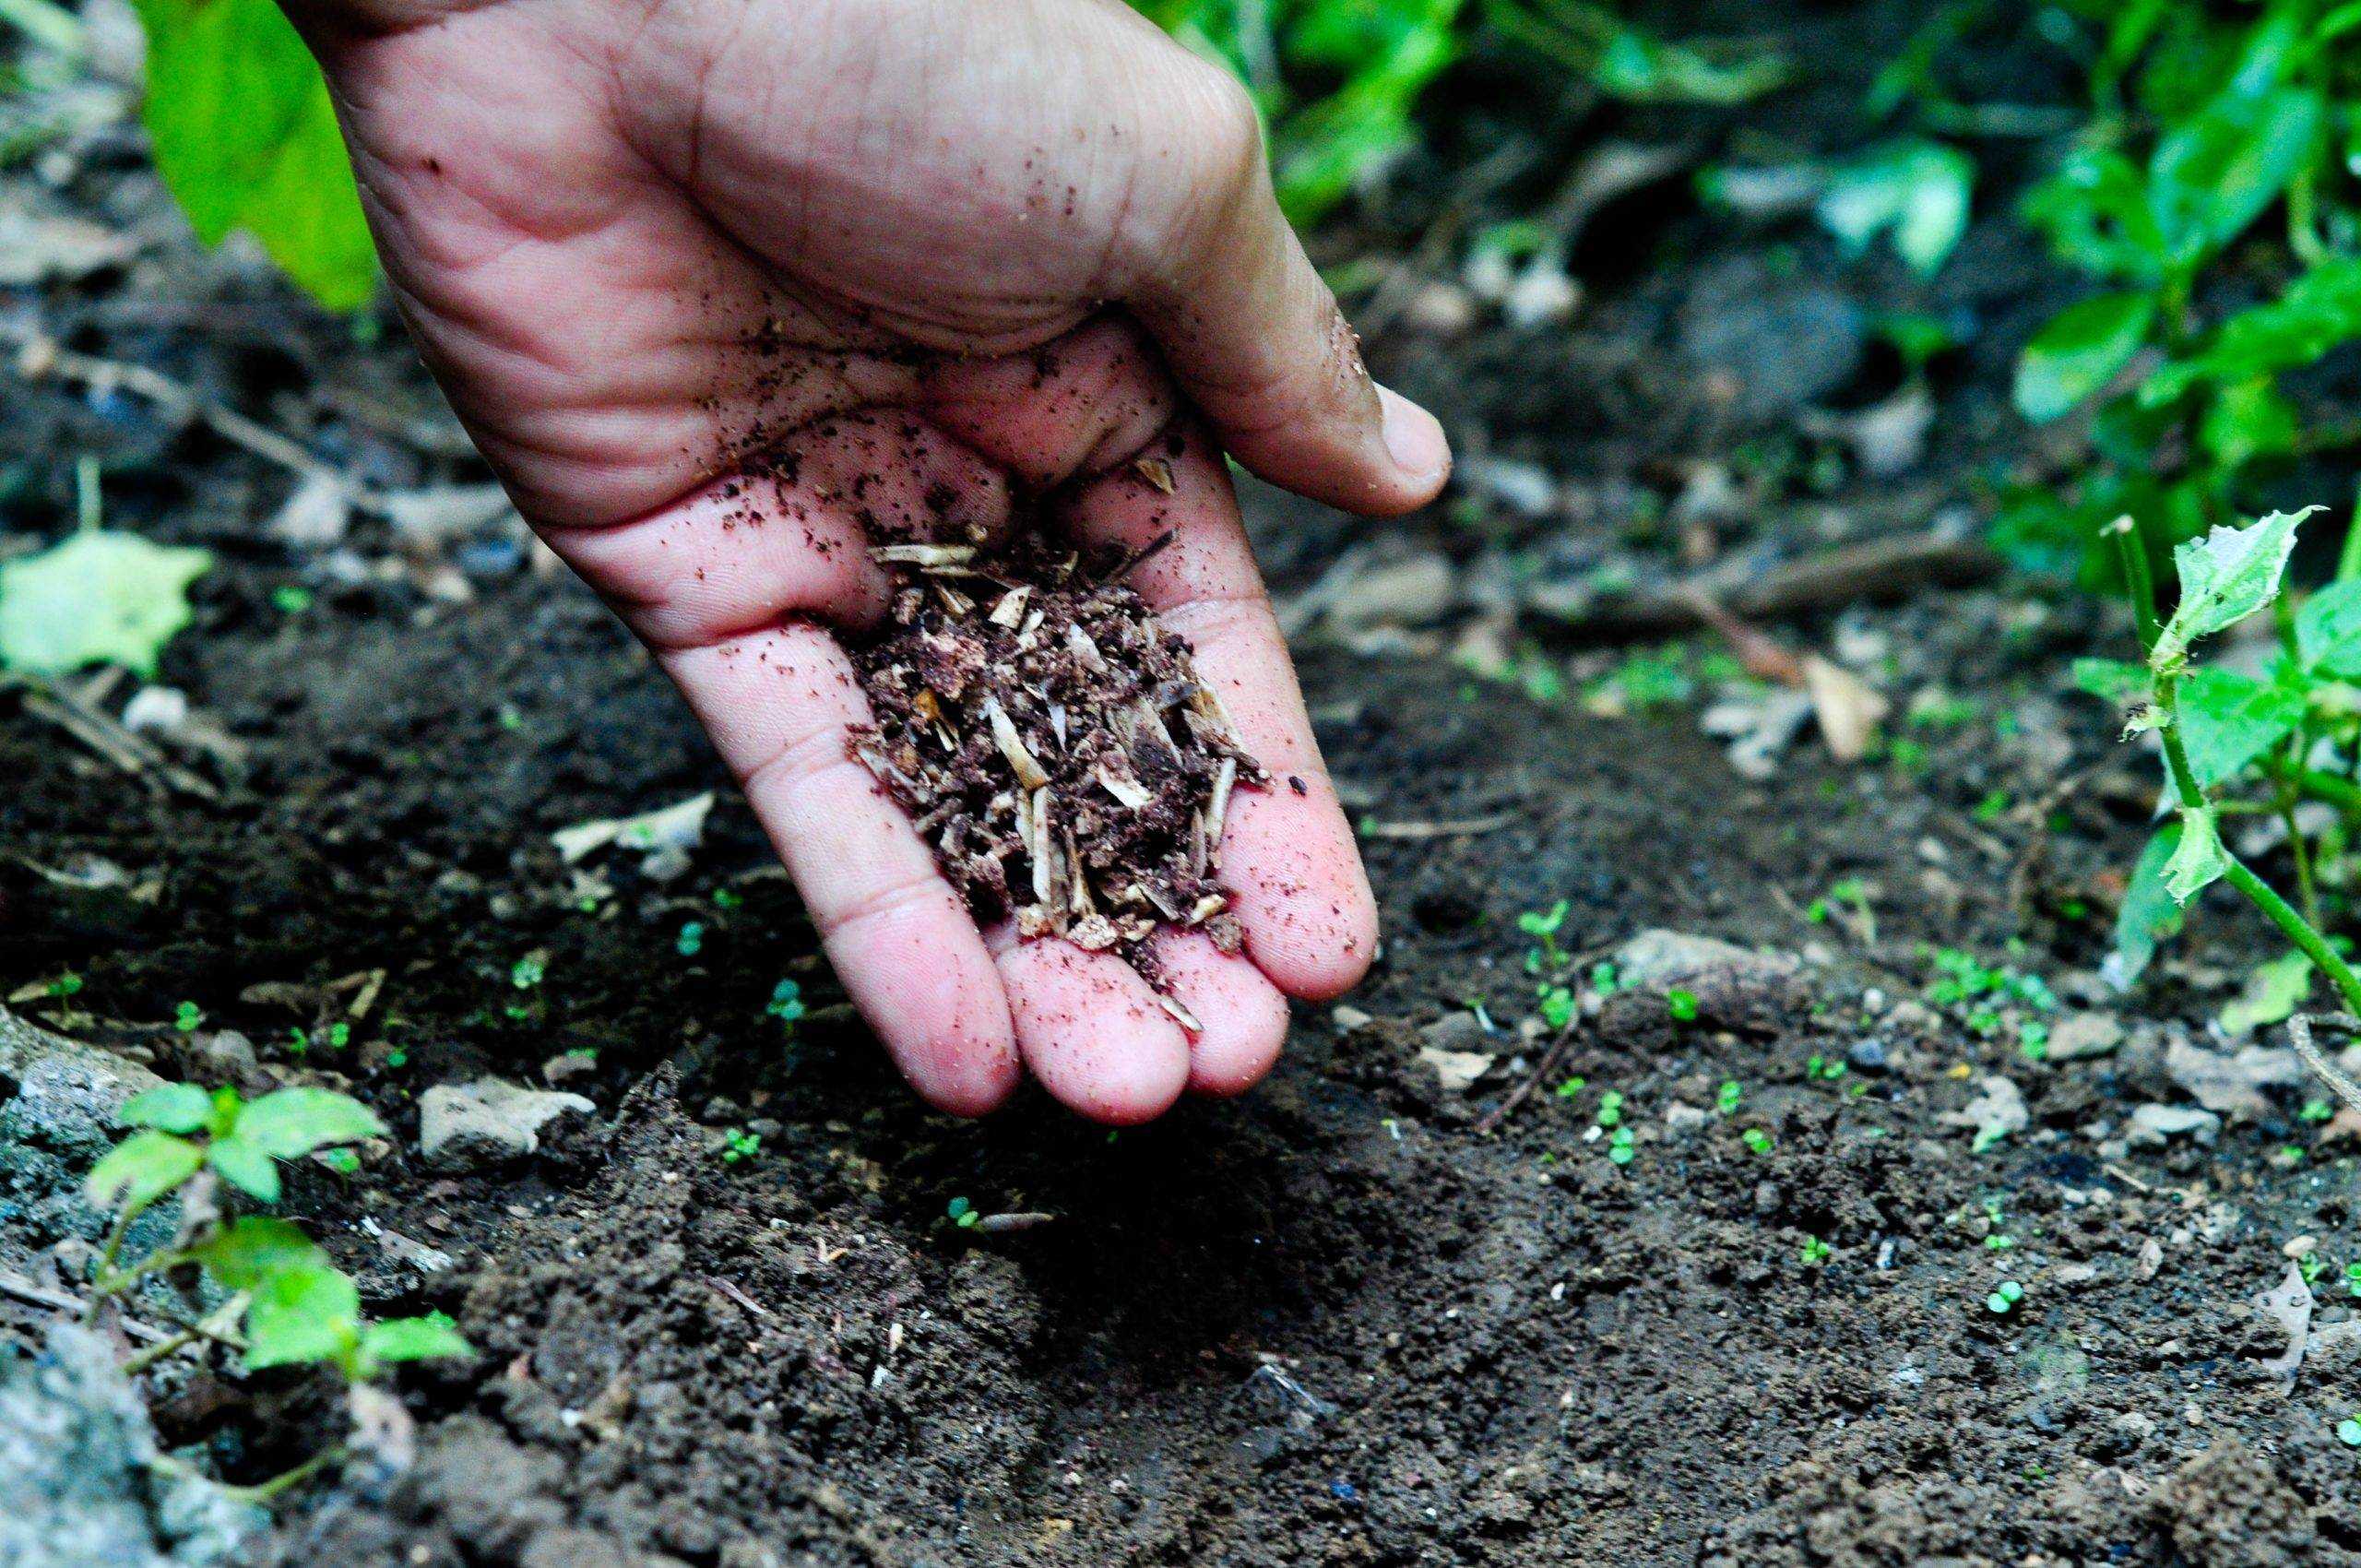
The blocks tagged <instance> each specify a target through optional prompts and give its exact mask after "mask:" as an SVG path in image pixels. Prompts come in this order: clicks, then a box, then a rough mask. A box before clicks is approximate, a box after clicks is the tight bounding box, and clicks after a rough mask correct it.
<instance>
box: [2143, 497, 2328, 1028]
mask: <svg viewBox="0 0 2361 1568" xmlns="http://www.w3.org/2000/svg"><path fill="white" fill-rule="evenodd" d="M2108 531H2109V532H2110V533H2112V534H2113V535H2114V536H2115V541H2116V549H2117V552H2118V556H2119V558H2120V559H2121V561H2122V563H2123V577H2124V583H2125V586H2126V588H2127V590H2128V592H2129V593H2130V596H2131V613H2132V618H2133V620H2134V622H2135V623H2136V624H2138V626H2139V628H2140V646H2141V647H2142V648H2143V649H2147V650H2150V651H2153V649H2154V647H2155V646H2156V638H2157V636H2158V635H2159V632H2160V629H2161V628H2159V626H2158V625H2157V622H2156V595H2155V585H2154V582H2153V578H2152V577H2151V576H2150V574H2149V571H2148V551H2147V546H2146V544H2145V543H2144V542H2143V541H2142V540H2141V538H2140V532H2139V525H2138V524H2137V523H2136V522H2134V521H2133V520H2132V519H2130V518H2129V517H2125V518H2123V519H2121V520H2119V521H2118V522H2117V523H2116V524H2115V525H2113V526H2112V527H2111V528H2110V529H2108ZM2154 674H2155V686H2156V709H2157V712H2158V713H2159V714H2160V715H2161V716H2162V719H2163V722H2162V723H2161V724H2160V725H2159V726H2158V731H2157V732H2158V737H2159V739H2160V740H2161V741H2162V742H2163V743H2164V748H2165V767H2166V769H2167V770H2168V771H2169V772H2170V773H2171V775H2172V780H2173V791H2174V793H2175V794H2176V795H2177V797H2178V799H2179V801H2180V804H2181V809H2182V810H2183V811H2187V812H2202V811H2204V810H2206V809H2207V806H2206V802H2205V791H2204V790H2203V789H2202V788H2201V787H2200V786H2199V784H2198V782H2197V774H2196V771H2195V770H2194V769H2192V768H2191V767H2190V766H2189V748H2188V746H2187V745H2186V744H2185V743H2184V742H2183V741H2182V739H2181V722H2180V674H2179V671H2178V670H2177V669H2175V670H2174V671H2171V672H2169V673H2167V672H2166V671H2161V670H2159V671H2154ZM2222 856H2223V861H2224V868H2223V872H2222V880H2223V881H2225V882H2227V883H2228V884H2229V885H2231V886H2233V887H2235V888H2236V889H2237V890H2238V892H2239V893H2240V894H2241V895H2243V896H2244V897H2245V898H2246V899H2247V901H2248V903H2250V904H2252V905H2253V906H2254V907H2255V908H2256V909H2260V910H2261V911H2262V913H2263V915H2264V917H2265V918H2266V919H2268V920H2269V921H2271V923H2272V924H2273V925H2275V926H2277V927H2278V928H2279V930H2280V932H2281V934H2283V935H2284V936H2285V937H2286V938H2287V940H2288V941H2289V942H2291V943H2293V944H2295V945H2296V950H2297V951H2298V952H2300V953H2302V954H2303V955H2304V956H2305V957H2307V958H2309V959H2310V960H2311V961H2312V963H2313V965H2314V966H2315V967H2316V968H2319V971H2320V972H2321V973H2322V974H2324V975H2326V976H2328V978H2329V980H2330V982H2331V984H2333V985H2334V986H2335V987H2336V989H2337V991H2338V992H2339V994H2341V995H2342V996H2343V998H2344V1003H2345V1005H2346V1006H2347V1007H2349V1008H2351V1009H2352V1010H2353V1011H2355V1012H2356V1013H2361V975H2356V974H2355V973H2354V972H2353V967H2352V966H2351V965H2350V964H2347V963H2346V962H2345V961H2344V959H2343V956H2341V955H2340V954H2339V953H2338V952H2337V951H2336V949H2335V948H2333V947H2331V946H2330V945H2329V944H2328V939H2327V938H2326V937H2324V936H2322V935H2321V934H2320V932H2319V927H2318V926H2315V925H2314V924H2313V923H2312V922H2311V921H2308V920H2306V919H2305V918H2304V917H2303V915H2302V914H2301V913H2300V912H2298V911H2297V910H2296V907H2295V906H2294V905H2292V904H2290V903H2288V902H2287V900H2286V899H2284V898H2283V897H2280V896H2279V893H2278V891H2277V890H2276V889H2275V888H2273V887H2272V885H2270V884H2269V883H2266V882H2265V881H2263V880H2262V878H2260V877H2259V876H2257V875H2255V873H2253V872H2252V871H2250V870H2248V868H2247V864H2246V862H2245V861H2241V860H2239V859H2238V857H2237V856H2236V855H2235V854H2232V853H2231V852H2230V850H2229V849H2228V848H2227V847H2226V846H2225V848H2224V849H2223V850H2222Z"/></svg>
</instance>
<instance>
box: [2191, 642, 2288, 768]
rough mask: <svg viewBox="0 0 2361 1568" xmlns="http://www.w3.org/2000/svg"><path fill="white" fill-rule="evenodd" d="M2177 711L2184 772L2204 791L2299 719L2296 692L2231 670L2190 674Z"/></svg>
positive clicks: (2250, 760)
mask: <svg viewBox="0 0 2361 1568" xmlns="http://www.w3.org/2000/svg"><path fill="white" fill-rule="evenodd" d="M2177 706H2178V707H2179V708H2180V718H2181V742H2182V744H2183V745H2185V746H2186V747H2187V748H2188V750H2189V770H2190V771H2191V772H2193V773H2195V774H2196V775H2197V781H2198V782H2199V783H2200V784H2202V785H2207V786H2212V785H2215V784H2219V783H2221V782H2222V781H2223V780H2225V779H2226V778H2230V777H2231V776H2232V775H2234V774H2236V772H2237V771H2238V769H2240V768H2242V767H2244V766H2246V765H2247V764H2248V763H2249V762H2252V761H2253V760H2254V759H2255V758H2256V757H2257V756H2258V755H2260V754H2261V753H2262V752H2263V750H2264V749H2265V748H2267V747H2269V746H2270V745H2271V744H2272V742H2276V741H2280V740H2284V739H2285V738H2286V736H2287V735H2288V734H2289V733H2291V732H2292V731H2294V730H2295V728H2296V725H2298V724H2300V723H2302V722H2303V719H2304V694H2303V692H2302V691H2301V690H2299V689H2297V688H2296V687H2295V686H2293V685H2286V684H2282V683H2277V682H2271V681H2258V680H2256V679H2254V678H2253V677H2252V676H2250V675H2241V674H2239V673H2238V672H2237V671H2235V670H2216V669H2210V668H2209V669H2204V670H2192V671H2189V674H2188V675H2187V676H2185V677H2184V678H2183V679H2182V681H2181V683H2180V701H2179V704H2178V705H2177Z"/></svg>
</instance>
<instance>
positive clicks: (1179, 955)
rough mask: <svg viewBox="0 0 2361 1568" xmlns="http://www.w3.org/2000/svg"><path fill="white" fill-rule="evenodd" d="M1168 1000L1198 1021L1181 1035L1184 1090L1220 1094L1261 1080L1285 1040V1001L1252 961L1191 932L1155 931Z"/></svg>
mask: <svg viewBox="0 0 2361 1568" xmlns="http://www.w3.org/2000/svg"><path fill="white" fill-rule="evenodd" d="M1156 958H1157V964H1158V965H1160V966H1161V967H1162V970H1163V980H1164V982H1165V984H1166V985H1168V986H1169V987H1170V989H1171V992H1172V996H1173V998H1174V1000H1176V1001H1178V1002H1179V1003H1180V1004H1181V1005H1182V1006H1184V1007H1186V1008H1188V1010H1189V1011H1190V1013H1191V1014H1192V1015H1193V1016H1195V1018H1196V1020H1197V1024H1198V1028H1197V1030H1196V1032H1195V1033H1194V1034H1192V1036H1191V1037H1190V1039H1189V1092H1190V1093H1192V1094H1202V1095H1213V1096H1216V1097H1219V1098H1224V1099H1227V1098H1228V1097H1229V1096H1231V1095H1239V1094H1243V1093H1245V1092H1246V1091H1247V1090H1248V1089H1251V1088H1252V1087H1254V1086H1255V1085H1256V1084H1259V1083H1261V1082H1262V1081H1263V1079H1264V1076H1266V1075H1268V1074H1269V1073H1270V1071H1271V1067H1272V1064H1273V1063H1275V1062H1277V1061H1278V1059H1279V1050H1280V1048H1281V1047H1282V1046H1283V1045H1285V1044H1286V1043H1287V998H1286V997H1284V996H1282V995H1280V994H1279V992H1278V989H1277V987H1275V986H1274V985H1272V983H1271V982H1270V981H1269V980H1267V979H1265V978H1264V975H1263V973H1262V971H1261V970H1259V969H1257V968H1255V967H1254V966H1253V964H1252V963H1251V962H1249V961H1248V960H1247V959H1245V958H1243V957H1240V956H1236V955H1231V954H1225V953H1223V952H1222V951H1221V950H1220V949H1219V948H1217V947H1216V946H1215V945H1214V944H1213V943H1212V941H1211V940H1210V939H1208V938H1207V937H1205V936H1204V935H1203V934H1201V933H1198V932H1188V933H1181V932H1166V933H1165V934H1164V935H1162V936H1159V937H1157V942H1156Z"/></svg>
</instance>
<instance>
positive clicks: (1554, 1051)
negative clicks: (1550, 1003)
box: [1476, 1024, 1574, 1134]
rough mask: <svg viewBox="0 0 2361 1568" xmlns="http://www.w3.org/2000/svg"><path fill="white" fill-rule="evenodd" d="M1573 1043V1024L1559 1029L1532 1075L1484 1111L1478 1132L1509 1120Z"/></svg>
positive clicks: (1483, 1132)
mask: <svg viewBox="0 0 2361 1568" xmlns="http://www.w3.org/2000/svg"><path fill="white" fill-rule="evenodd" d="M1573 1043H1574V1028H1573V1026H1572V1024H1568V1025H1567V1026H1566V1027H1565V1028H1562V1029H1560V1030H1559V1031H1558V1038H1557V1039H1553V1040H1551V1041H1550V1042H1549V1049H1548V1051H1543V1052H1542V1053H1541V1061H1540V1063H1539V1064H1538V1065H1536V1067H1535V1068H1534V1069H1533V1074H1532V1075H1531V1076H1530V1077H1528V1078H1526V1079H1525V1082H1523V1083H1521V1084H1519V1085H1517V1087H1514V1088H1513V1089H1511V1090H1510V1091H1509V1094H1508V1098H1507V1099H1503V1100H1502V1101H1501V1103H1500V1104H1498V1105H1496V1106H1494V1107H1492V1109H1491V1110H1489V1111H1486V1112H1484V1114H1483V1116H1482V1117H1481V1118H1479V1119H1478V1120H1477V1123H1476V1131H1477V1134H1485V1133H1489V1132H1490V1131H1491V1130H1492V1129H1493V1128H1495V1127H1497V1126H1499V1125H1500V1124H1501V1123H1502V1122H1504V1121H1506V1120H1508V1114H1509V1112H1510V1111H1514V1110H1515V1109H1516V1108H1517V1107H1518V1106H1520V1105H1523V1104H1524V1103H1525V1097H1526V1096H1528V1095H1530V1094H1532V1093H1533V1091H1534V1088H1535V1087H1536V1086H1537V1085H1538V1084H1539V1083H1540V1082H1541V1080H1542V1079H1544V1078H1546V1077H1548V1076H1549V1075H1550V1073H1551V1071H1552V1070H1553V1069H1555V1068H1556V1066H1557V1065H1558V1063H1559V1060H1560V1058H1561V1057H1563V1056H1564V1055H1565V1054H1566V1050H1567V1048H1568V1047H1569V1046H1571V1045H1572V1044H1573Z"/></svg>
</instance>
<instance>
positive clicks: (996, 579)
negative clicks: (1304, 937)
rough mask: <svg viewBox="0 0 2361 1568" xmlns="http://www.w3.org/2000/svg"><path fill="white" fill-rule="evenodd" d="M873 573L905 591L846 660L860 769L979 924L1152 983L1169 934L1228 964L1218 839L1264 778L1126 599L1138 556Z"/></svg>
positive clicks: (984, 561)
mask: <svg viewBox="0 0 2361 1568" xmlns="http://www.w3.org/2000/svg"><path fill="white" fill-rule="evenodd" d="M1169 537H1170V536H1169V535H1167V536H1165V538H1166V539H1169ZM1160 542H1161V541H1159V543H1160ZM1156 548H1157V546H1156V545H1151V546H1150V547H1149V550H1150V551H1151V552H1152V551H1153V550H1154V549H1156ZM873 553H874V554H875V555H876V557H877V558H878V559H879V560H880V561H881V562H882V563H884V564H885V565H886V566H887V567H888V569H889V570H891V571H892V572H893V573H894V574H895V576H896V590H895V594H894V598H893V609H892V612H891V614H890V615H889V616H888V618H887V621H886V624H885V627H884V630H883V632H882V633H881V634H880V635H879V636H877V637H876V638H875V640H873V641H872V642H870V643H868V644H867V645H866V646H864V647H860V648H858V649H856V651H855V655H854V662H855V664H856V666H857V667H858V668H859V670H860V674H861V679H862V683H863V684H864V685H865V686H866V687H867V689H868V693H869V700H870V704H871V707H872V709H873V710H874V712H875V714H876V716H877V723H876V727H875V728H874V729H872V730H868V731H861V732H860V733H857V734H856V735H855V737H854V740H853V743H852V749H853V754H854V755H855V756H856V757H858V758H859V759H860V761H861V762H862V764H864V765H865V766H867V767H868V768H869V770H870V771H871V772H872V773H873V774H875V775H876V776H877V778H878V779H879V780H880V781H881V782H883V783H884V785H885V787H886V788H887V789H888V790H891V791H892V792H893V795H894V798H895V799H896V800H897V801H899V802H901V803H902V805H903V806H905V807H906V808H908V811H909V813H910V814H911V816H912V817H913V818H914V819H915V821H916V822H917V824H918V827H919V832H920V833H921V834H923V835H924V836H925V837H926V840H927V842H928V843H930V844H931V845H932V846H933V847H934V851H935V855H936V858H937V859H938V860H940V861H941V862H942V864H943V870H944V871H945V872H946V873H948V874H949V875H950V877H951V879H952V881H953V883H954V884H955V885H956V886H957V887H958V888H959V890H960V892H961V893H962V894H963V895H964V896H965V897H966V898H967V902H968V905H969V907H970V908H971V909H974V910H975V912H976V914H977V916H978V917H979V919H984V920H997V919H1001V918H1003V917H1006V918H1013V919H1014V921H1015V922H1016V929H1017V932H1018V933H1019V934H1020V935H1021V936H1024V937H1026V938H1035V937H1042V936H1050V935H1056V936H1062V937H1064V938H1065V939H1066V940H1068V941H1070V942H1072V943H1074V944H1075V945H1077V946H1080V947H1083V948H1086V949H1088V950H1090V951H1093V952H1107V951H1110V950H1111V951H1114V952H1117V953H1120V954H1121V955H1122V956H1124V957H1125V958H1127V959H1129V960H1130V961H1131V963H1132V964H1133V967H1134V968H1138V969H1139V970H1140V971H1141V972H1142V973H1143V974H1145V975H1147V976H1148V977H1149V979H1150V980H1154V979H1155V978H1156V976H1155V966H1154V962H1153V956H1152V954H1151V952H1150V950H1149V948H1148V946H1147V944H1148V941H1149V939H1150V938H1151V937H1152V936H1153V935H1154V934H1155V933H1156V932H1157V930H1158V929H1160V928H1164V927H1181V928H1203V929H1204V932H1206V933H1207V934H1208V935H1209V936H1211V937H1212V938H1213V940H1214V943H1215V944H1216V946H1218V947H1220V948H1221V949H1222V950H1223V951H1224V952H1233V953H1234V952H1236V951H1237V950H1238V946H1239V941H1240V932H1239V927H1238V921H1237V918H1236V917H1235V916H1234V915H1232V914H1230V913H1229V910H1228V900H1227V899H1226V898H1225V897H1224V896H1223V894H1222V892H1221V890H1220V888H1219V887H1218V886H1217V885H1216V882H1215V872H1216V868H1217V867H1218V865H1219V863H1220V856H1221V840H1222V829H1223V826H1224V824H1225V822H1226V821H1227V819H1228V813H1229V806H1230V802H1231V801H1232V799H1233V797H1234V795H1235V793H1236V791H1237V790H1240V789H1252V788H1256V787H1259V786H1260V785H1262V784H1264V783H1265V782H1266V781H1267V776H1266V775H1265V774H1264V771H1263V769H1262V768H1261V766H1258V765H1257V764H1256V763H1255V761H1254V759H1253V758H1252V756H1250V755H1248V754H1247V753H1246V751H1245V749H1244V748H1243V747H1242V746H1241V745H1240V743H1239V740H1238V735H1237V731H1236V729H1235V727H1234V726H1233V725H1232V724H1231V723H1230V720H1229V716H1228V714H1227V713H1226V712H1224V711H1223V708H1222V704H1221V699H1220V697H1219V696H1218V695H1216V694H1215V693H1214V691H1213V690H1212V689H1211V688H1210V687H1208V686H1206V685H1205V684H1204V683H1202V682H1200V681H1199V680H1198V679H1197V677H1196V672H1195V669H1194V667H1193V665H1192V660H1191V649H1190V647H1189V645H1188V643H1187V642H1186V641H1185V640H1183V639H1182V638H1181V637H1179V636H1175V635H1174V634H1173V633H1172V632H1171V631H1170V630H1169V629H1168V628H1166V627H1165V626H1163V625H1162V624H1160V623H1159V622H1158V621H1157V616H1156V613H1155V612H1154V611H1152V610H1150V609H1149V608H1148V606H1147V604H1146V602H1145V600H1142V599H1141V598H1140V596H1139V595H1138V594H1137V593H1136V592H1134V591H1133V589H1132V588H1129V587H1127V586H1125V584H1124V583H1123V581H1122V580H1121V579H1122V576H1123V575H1124V574H1125V573H1127V572H1128V571H1129V570H1130V568H1131V567H1133V566H1134V565H1136V564H1138V563H1139V561H1140V560H1141V559H1142V558H1144V556H1145V553H1147V552H1141V553H1140V554H1137V555H1133V556H1130V557H1118V558H1116V559H1114V560H1113V561H1111V562H1101V563H1097V564H1089V563H1086V562H1085V561H1084V560H1083V558H1082V557H1081V555H1080V554H1078V553H1076V552H1072V551H1069V550H1066V549H1064V548H1062V546H1060V545H1059V544H1057V543H1056V542H1055V541H1052V540H1047V539H1044V538H1042V537H1040V536H1039V535H1037V534H1034V533H1032V532H1030V531H1029V530H1027V531H1025V532H1024V533H1022V534H1021V536H1020V537H1019V538H1018V539H1017V540H1014V542H1013V543H1011V544H1010V545H1008V546H1006V547H1004V548H1003V549H1000V550H998V551H992V552H985V551H982V550H980V549H979V547H977V546H974V545H946V544H892V545H884V546H881V547H879V548H877V549H876V550H875V551H874V552H873ZM1167 1005H1168V1006H1171V1005H1174V1004H1171V1003H1170V1002H1169V1001H1168V1003H1167ZM1184 1021H1185V1019H1184Z"/></svg>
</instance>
